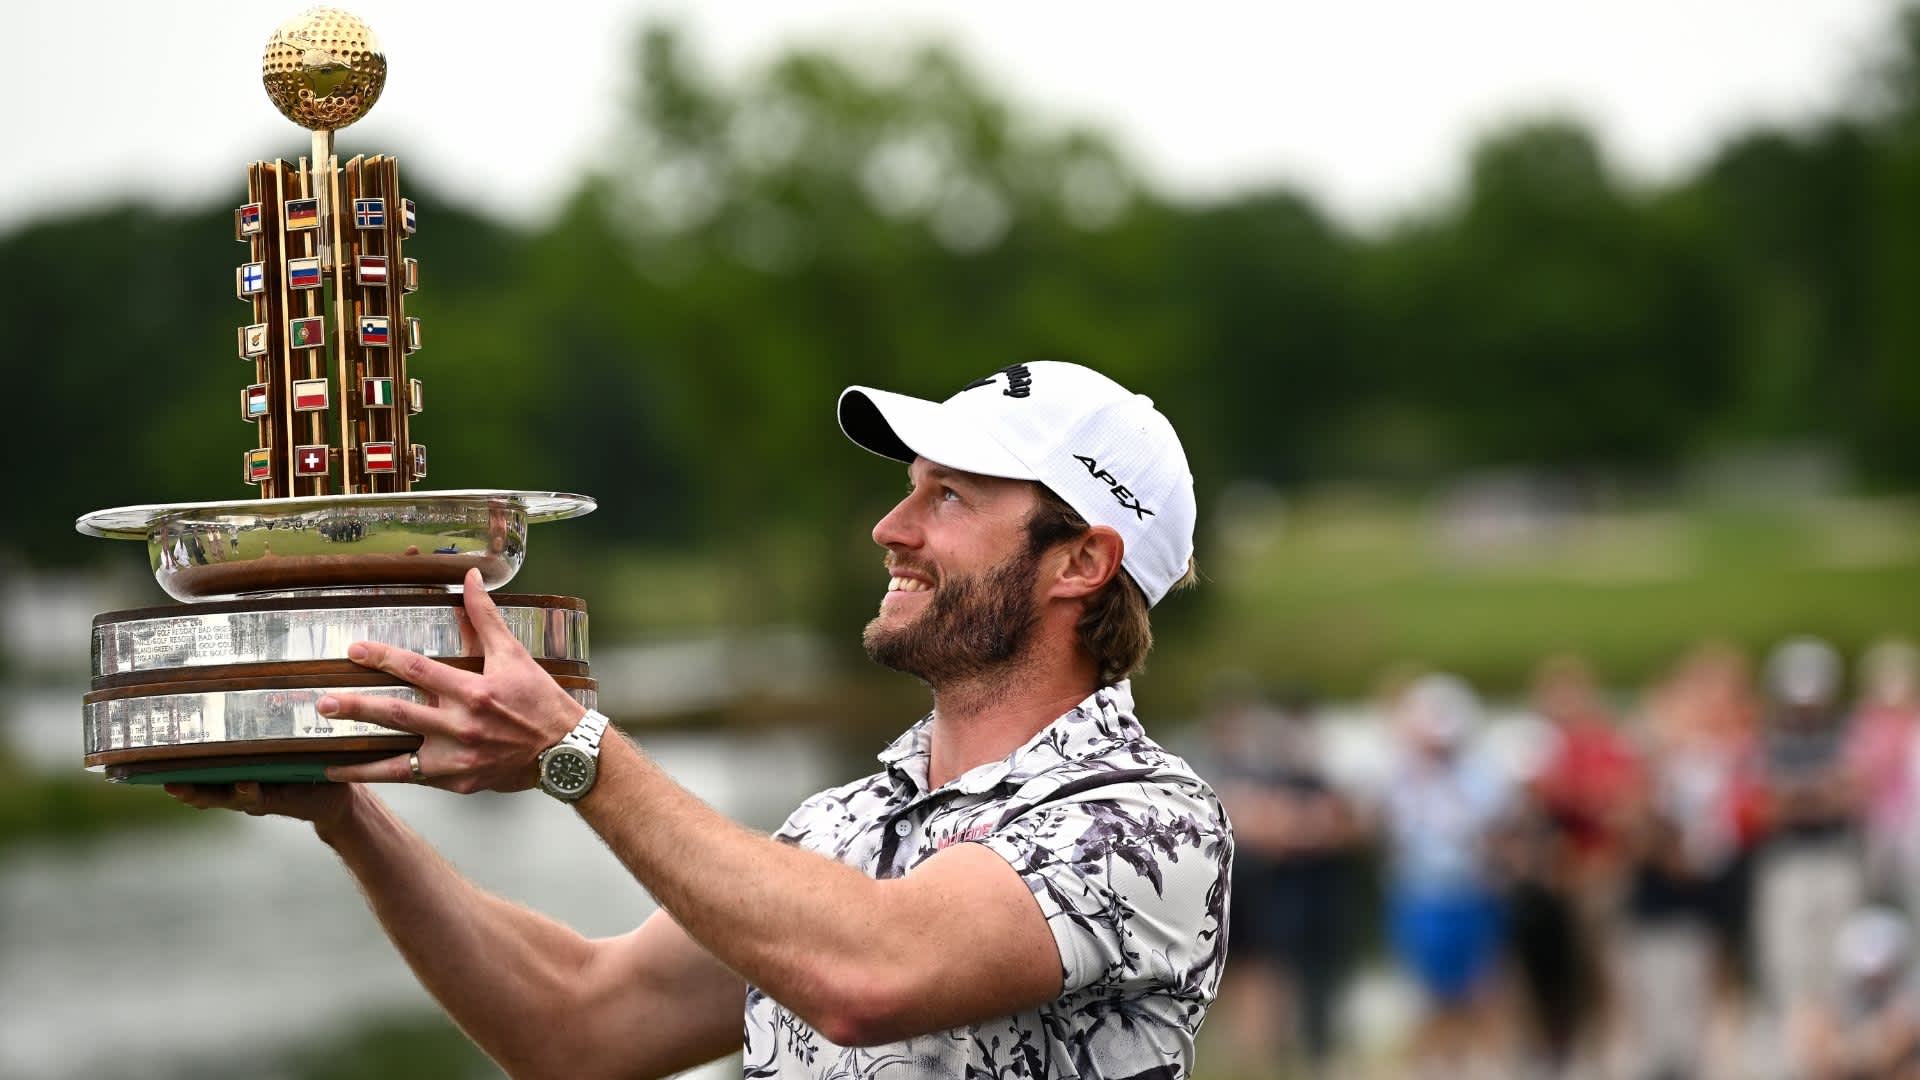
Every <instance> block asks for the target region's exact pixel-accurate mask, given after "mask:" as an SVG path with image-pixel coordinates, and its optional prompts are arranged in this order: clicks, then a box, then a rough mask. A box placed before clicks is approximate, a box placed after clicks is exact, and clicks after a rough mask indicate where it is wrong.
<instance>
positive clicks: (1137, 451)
mask: <svg viewBox="0 0 1920 1080" xmlns="http://www.w3.org/2000/svg"><path fill="white" fill-rule="evenodd" d="M840 430H842V431H844V432H846V433H847V438H849V439H852V440H853V441H854V442H856V443H858V444H859V445H860V446H862V447H864V448H866V449H868V450H871V451H873V452H874V453H876V454H879V455H880V456H881V457H888V458H892V459H894V460H895V461H904V462H907V463H909V464H911V463H912V462H913V459H914V458H916V457H924V458H926V459H927V460H928V461H932V462H935V463H937V464H940V465H945V466H946V467H947V468H949V469H959V470H960V471H962V472H970V473H979V474H981V475H983V476H1001V477H1006V478H1008V479H1011V480H1034V481H1038V482H1039V483H1041V484H1044V485H1046V487H1047V488H1048V489H1050V490H1051V491H1052V492H1053V493H1054V494H1055V495H1058V496H1060V498H1061V499H1062V500H1063V501H1064V502H1066V504H1067V505H1068V506H1071V507H1073V508H1074V510H1075V511H1077V512H1078V513H1079V514H1080V516H1081V517H1083V518H1085V519H1086V520H1087V522H1088V523H1089V524H1092V525H1105V526H1108V527H1109V528H1111V529H1113V530H1114V531H1115V532H1118V533H1119V534H1120V538H1121V540H1122V541H1123V542H1124V544H1125V553H1124V554H1123V555H1122V557H1121V563H1120V564H1121V565H1122V566H1123V567H1125V568H1126V570H1127V573H1128V574H1130V575H1132V577H1133V580H1134V581H1135V582H1137V583H1138V584H1139V586H1140V590H1141V591H1142V592H1144V593H1145V594H1146V597H1147V603H1148V604H1149V605H1152V604H1157V603H1159V602H1160V598H1161V597H1162V596H1165V595H1166V594H1167V590H1168V589H1170V588H1172V587H1173V583H1174V582H1176V581H1178V580H1180V578H1181V577H1182V576H1184V575H1185V574H1186V572H1187V564H1188V562H1189V561H1190V560H1191V559H1192V558H1193V523H1194V517H1195V509H1194V502H1193V473H1192V472H1190V471H1189V470H1188V468H1187V454H1186V451H1185V450H1183V449H1181V447H1180V437H1179V436H1177V435H1175V434H1174V432H1173V425H1172V424H1170V423H1168V422H1167V418H1166V417H1165V416H1162V415H1161V414H1160V411H1159V410H1158V409H1156V408H1154V407H1153V400H1152V399H1151V398H1148V397H1147V396H1146V395H1144V394H1135V393H1132V392H1130V391H1129V390H1127V388H1126V387H1124V386H1121V385H1120V384H1119V383H1117V382H1114V381H1113V380H1112V379H1109V378H1107V377H1106V376H1105V375H1102V374H1100V373H1099V372H1097V371H1094V370H1093V369H1091V368H1086V367H1082V366H1080V365H1079V364H1069V363H1064V362H1061V361H1057V360H1041V361H1036V362H1034V363H1030V364H1015V365H1013V366H1012V367H1008V368H1003V369H1001V370H1000V371H996V372H994V373H993V374H992V375H989V376H987V377H986V378H984V379H978V380H975V381H974V382H972V383H970V384H968V385H967V386H966V387H964V388H962V389H961V391H960V392H959V393H957V394H955V395H953V396H952V397H950V398H948V399H947V400H945V401H941V402H933V401H928V400H926V399H924V398H916V397H908V396H907V395H905V394H895V393H892V392H890V391H886V390H875V389H872V388H870V387H866V386H849V387H847V388H846V389H845V390H844V391H842V392H841V394H840Z"/></svg>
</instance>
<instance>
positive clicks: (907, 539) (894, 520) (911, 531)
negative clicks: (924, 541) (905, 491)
mask: <svg viewBox="0 0 1920 1080" xmlns="http://www.w3.org/2000/svg"><path fill="white" fill-rule="evenodd" d="M920 540H921V532H920V523H919V521H918V514H917V513H916V511H915V509H914V496H913V495H911V494H909V495H908V496H907V497H906V498H904V499H901V500H900V501H899V502H897V503H895V504H894V506H893V509H891V510H889V511H887V513H886V516H885V517H882V518H881V519H880V520H879V521H877V522H875V523H874V525H873V542H874V543H876V544H879V545H880V546H881V547H883V548H886V549H888V550H889V551H891V550H894V549H896V548H915V547H919V546H920Z"/></svg>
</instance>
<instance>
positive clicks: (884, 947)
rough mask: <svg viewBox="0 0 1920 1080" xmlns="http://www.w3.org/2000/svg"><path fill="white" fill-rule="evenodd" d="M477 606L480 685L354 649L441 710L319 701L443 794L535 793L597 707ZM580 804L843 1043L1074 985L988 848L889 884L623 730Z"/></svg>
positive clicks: (962, 849)
mask: <svg viewBox="0 0 1920 1080" xmlns="http://www.w3.org/2000/svg"><path fill="white" fill-rule="evenodd" d="M466 596H467V601H466V603H467V613H468V616H469V617H470V618H471V619H472V621H473V625H474V629H475V631H476V634H477V636H478V638H479V640H480V642H481V644H482V646H483V648H484V649H485V651H486V664H485V670H484V672H483V673H482V674H474V673H471V672H466V671H460V670H456V669H454V668H451V667H448V666H446V665H443V664H438V663H435V662H433V661H431V660H428V659H427V658H425V657H422V656H419V655H417V654H414V653H409V652H406V651H404V650H399V649H393V648H390V647H386V646H380V645H371V644H368V645H356V646H355V647H354V650H353V651H350V653H349V655H352V656H354V658H355V659H356V660H358V661H360V662H361V663H364V664H367V665H368V666H370V667H375V668H378V669H380V670H383V671H388V672H390V673H392V674H395V675H398V676H400V677H401V678H403V679H405V680H407V681H408V682H411V683H413V684H415V685H417V686H421V687H423V688H425V689H427V690H429V691H431V692H432V693H433V694H434V695H435V696H436V698H437V700H438V704H437V705H436V706H431V707H430V706H425V705H419V704H415V703H413V702H407V701H402V700H399V699H396V698H368V697H359V696H355V695H348V694H342V695H339V696H338V697H337V699H330V700H326V701H322V702H321V703H320V705H321V708H322V710H323V711H326V712H328V713H329V714H330V715H336V716H346V717H358V718H360V719H365V720H370V721H372V722H374V723H378V724H383V725H386V726H388V727H394V728H399V729H401V730H406V731H412V732H415V733H417V734H420V735H421V736H422V737H423V740H424V741H423V743H422V745H421V748H420V751H419V753H420V760H421V762H422V770H423V772H424V774H425V775H426V776H428V777H429V778H430V780H429V782H430V783H432V784H434V785H435V786H438V787H443V788H447V789H449V790H453V791H459V792H468V791H477V790H482V789H494V790H506V791H514V790H524V789H525V788H528V787H530V786H532V784H533V781H534V777H535V769H534V761H535V758H536V757H537V756H538V755H539V753H540V752H541V751H542V750H544V749H545V748H547V747H549V746H551V745H553V744H554V743H555V742H557V741H559V739H560V737H561V736H562V735H564V734H565V733H566V732H567V731H568V730H570V729H571V728H572V727H573V726H574V724H575V723H576V722H577V721H578V720H579V718H580V716H581V715H582V713H583V711H584V710H583V709H582V708H581V706H580V705H578V704H577V703H575V702H574V701H573V699H572V698H571V697H569V696H568V695H567V694H566V692H565V691H563V690H561V689H560V688H559V687H558V686H557V685H556V684H555V683H554V682H553V680H552V678H551V677H549V676H548V675H547V674H546V673H545V672H544V671H542V670H541V669H540V668H539V666H538V665H537V664H535V663H534V662H533V661H532V659H531V658H530V657H528V656H527V654H526V650H525V649H523V648H522V647H521V646H520V644H519V642H518V641H517V640H516V639H515V638H514V637H513V635H512V633H511V632H510V631H509V630H508V629H507V627H506V624H505V622H504V621H503V620H501V618H500V615H499V612H498V610H497V609H496V608H494V606H493V603H492V601H491V600H490V599H489V598H488V597H487V595H486V592H485V591H484V589H482V588H480V586H479V582H478V578H477V575H475V576H473V577H471V578H470V579H469V582H468V585H467V593H466ZM330 775H332V776H333V777H334V778H335V779H340V780H358V781H387V782H405V781H406V780H407V779H408V778H409V776H410V772H409V767H408V762H407V759H406V757H404V756H401V757H395V758H389V759H387V760H385V761H379V762H373V763H370V764H367V765H358V766H350V767H346V768H341V769H335V770H331V772H330ZM578 807H579V810H580V812H581V814H582V816H583V817H584V818H585V819H586V820H587V822H588V824H590V825H591V826H592V827H593V828H594V829H595V830H596V831H598V832H599V833H600V835H601V836H602V837H603V838H604V839H605V840H606V841H607V844H608V846H609V847H610V848H612V849H613V852H614V854H615V855H616V856H618V857H619V859H620V861H621V862H622V863H623V864H624V865H625V866H626V867H627V869H628V870H629V871H630V872H631V873H632V874H633V875H634V877H635V878H636V879H638V880H639V882H640V883H641V884H642V885H644V886H645V887H646V888H647V889H648V890H649V891H650V892H651V893H652V894H653V895H654V897H655V898H656V899H657V900H659V902H660V905H661V906H662V907H663V908H665V909H666V910H667V911H668V912H670V913H671V914H672V915H673V917H674V919H675V920H677V921H678V923H679V924H680V925H681V926H683V927H685V928H686V931H687V932H688V933H689V934H690V935H691V936H692V938H693V939H694V940H695V941H698V942H699V943H700V944H701V945H703V946H705V947H706V949H708V950H709V951H711V953H712V954H713V955H714V956H715V957H717V958H718V959H719V960H720V961H721V962H723V963H724V964H725V965H726V966H727V967H729V968H731V969H732V970H734V971H737V972H739V973H740V974H741V975H742V976H743V977H744V978H745V979H746V980H747V981H748V982H751V983H753V984H754V985H756V986H758V987H760V988H761V989H762V990H764V991H766V993H767V994H768V995H769V996H771V997H772V998H773V999H774V1000H776V1001H778V1002H780V1003H781V1004H782V1005H785V1006H786V1007H787V1008H789V1009H791V1010H793V1012H794V1013H796V1014H797V1015H799V1016H800V1017H801V1018H802V1019H804V1020H806V1021H807V1022H808V1023H809V1024H811V1025H813V1026H814V1027H815V1028H816V1029H817V1030H819V1031H820V1032H821V1033H822V1034H823V1035H825V1036H827V1038H829V1039H831V1040H833V1041H834V1042H836V1043H840V1044H841V1045H860V1044H873V1043H879V1042H887V1041H892V1040H894V1039H899V1038H904V1037H906V1036H909V1035H913V1034H918V1033H922V1032H927V1031H935V1030H939V1029H942V1028H946V1027H952V1026H956V1025H959V1024H963V1023H968V1022H972V1021H975V1020H980V1019H985V1018H988V1017H993V1016H1003V1015H1007V1014H1009V1013H1013V1012H1018V1011H1020V1010H1023V1009H1027V1008H1031V1007H1033V1006H1035V1005H1038V1004H1041V1003H1043V1002H1046V1001H1048V1000H1051V999H1052V998H1053V997H1055V996H1057V995H1058V994H1059V992H1060V987H1061V961H1060V954H1059V949H1058V947H1057V946H1056V945H1055V944H1054V940H1053V935H1052V932H1051V931H1050V930H1049V929H1048V927H1047V923H1046V919H1045V917H1044V916H1043V915H1042V914H1041V911H1040V907H1039V904H1038V903H1037V902H1036V901H1035V900H1034V898H1033V895H1032V893H1031V891H1030V890H1029V889H1028V888H1027V885H1026V883H1025V882H1024V881H1023V880H1022V879H1021V877H1020V875H1019V874H1018V873H1016V872H1015V871H1014V869H1013V868H1012V867H1011V866H1009V865H1008V864H1007V862H1006V861H1005V860H1004V859H1002V858H1001V857H1000V856H998V855H996V854H995V853H993V852H992V851H989V850H987V849H985V848H983V847H980V846H979V845H974V844H957V845H954V846H953V847H952V848H949V849H948V850H946V851H943V852H941V853H940V854H939V855H937V856H935V857H934V858H932V859H929V860H927V862H925V863H924V864H922V865H921V866H920V867H918V868H916V869H915V870H914V872H913V873H911V874H909V875H907V876H906V877H904V878H900V879H897V880H889V881H876V880H874V879H872V878H869V877H867V876H866V875H865V874H863V873H861V872H860V871H858V870H855V869H853V868H852V867H848V866H844V865H841V864H839V863H836V862H834V861H832V860H831V859H828V858H825V857H823V856H820V855H817V854H814V853H811V852H807V851H803V850H800V849H798V848H795V847H791V846H789V845H786V844H782V843H779V842H777V841H774V840H772V839H770V838H768V837H765V836H761V835H758V834H755V833H752V832H750V831H748V830H746V829H744V828H741V827H740V826H738V825H735V824H734V823H732V822H730V821H728V820H727V819H726V818H724V817H722V816H721V815H720V814H718V813H716V812H714V811H713V810H712V809H711V808H709V807H708V806H706V805H705V804H704V803H702V802H701V801H700V800H699V799H697V798H695V797H694V796H693V795H692V794H690V793H689V792H687V791H686V790H685V789H684V788H682V787H680V786H679V785H678V784H676V783H674V781H673V780H672V779H671V778H670V777H668V776H667V775H666V774H665V773H664V772H662V771H661V770H660V769H659V768H658V767H657V766H656V765H654V764H653V762H651V761H650V760H648V759H647V757H646V756H645V755H644V754H643V753H641V752H640V751H639V750H638V749H636V748H635V747H633V746H631V745H629V744H628V743H627V742H626V741H625V740H624V739H621V738H620V737H618V736H617V735H616V736H611V737H609V738H607V739H606V740H605V741H604V742H603V743H602V747H601V753H600V776H599V779H598V781H597V782H596V784H595V786H594V788H593V791H592V792H591V793H590V794H589V795H588V796H587V798H585V799H583V800H582V801H581V802H580V803H579V804H578ZM350 865H351V862H350ZM528 962H532V961H528Z"/></svg>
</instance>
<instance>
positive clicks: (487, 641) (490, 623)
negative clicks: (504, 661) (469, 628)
mask: <svg viewBox="0 0 1920 1080" xmlns="http://www.w3.org/2000/svg"><path fill="white" fill-rule="evenodd" d="M463 588H464V595H465V599H466V602H467V619H468V620H469V621H471V622H472V623H473V628H474V630H476V631H478V632H479V634H480V644H481V645H482V646H484V648H485V650H486V651H487V652H488V653H492V652H495V651H500V652H509V653H510V652H512V651H514V650H516V649H519V648H520V647H521V645H520V639H519V638H517V637H514V636H513V631H512V630H511V629H509V628H508V627H507V619H506V616H504V615H502V614H500V607H499V605H497V604H495V603H494V602H493V597H491V596H489V595H487V583H486V581H485V580H483V579H482V578H481V577H480V571H479V570H478V569H477V568H476V569H471V570H468V571H467V580H466V582H465V585H464V587H463Z"/></svg>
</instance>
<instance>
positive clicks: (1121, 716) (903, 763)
mask: <svg viewBox="0 0 1920 1080" xmlns="http://www.w3.org/2000/svg"><path fill="white" fill-rule="evenodd" d="M1139 733H1140V725H1139V721H1137V720H1135V719H1134V716H1133V684H1132V682H1131V681H1130V680H1127V679H1122V680H1120V681H1119V682H1117V683H1114V684H1113V685H1112V686H1103V687H1100V688H1099V689H1098V690H1095V691H1094V692H1093V693H1091V694H1088V695H1087V696H1086V698H1085V699H1084V700H1082V701H1081V702H1080V704H1078V705H1075V706H1074V707H1073V708H1071V709H1068V710H1067V711H1066V712H1064V713H1062V714H1061V715H1060V716H1058V717H1056V718H1055V719H1054V720H1053V721H1052V722H1051V723H1049V724H1047V726H1045V727H1043V728H1041V729H1040V730H1039V731H1037V732H1035V733H1034V735H1033V737H1032V738H1031V739H1028V740H1027V741H1026V742H1025V743H1024V744H1022V745H1021V747H1020V748H1019V749H1017V750H1015V751H1014V752H1013V753H1011V754H1008V755H1007V756H1006V757H1004V758H1001V759H1000V760H999V761H989V762H986V763H984V764H981V765H976V766H974V767H973V768H971V769H969V770H967V771H966V772H964V773H962V774H960V775H959V776H957V777H955V778H954V779H953V780H951V781H949V782H948V783H947V787H949V788H952V789H954V790H957V791H962V792H965V793H967V794H970V795H978V794H981V793H983V792H986V791H989V790H991V789H992V788H993V787H994V786H995V785H997V784H1000V783H1003V782H1006V783H1024V782H1025V781H1027V780H1030V779H1032V778H1033V777H1035V776H1038V775H1039V774H1041V773H1043V772H1045V771H1047V770H1048V769H1051V768H1054V767H1055V766H1057V765H1061V764H1063V763H1065V762H1068V761H1076V760H1080V759H1083V758H1088V757H1092V756H1094V755H1096V754H1098V753H1102V752H1104V751H1106V750H1108V749H1110V748H1112V747H1113V746H1114V745H1115V744H1117V743H1120V742H1124V741H1126V740H1127V739H1129V738H1131V737H1133V736H1135V735H1138V734H1139ZM932 743H933V714H932V713H928V714H927V715H925V716H923V717H921V718H920V719H919V721H918V722H916V723H915V724H914V725H913V726H912V727H910V728H908V729H907V730H905V731H903V732H901V733H900V736H899V737H898V738H896V739H894V740H893V742H891V743H889V744H888V745H887V747H886V749H884V750H882V751H880V754H879V758H880V761H881V763H882V764H884V765H885V766H887V768H888V770H889V771H891V772H894V773H896V774H898V775H899V776H901V777H902V778H904V779H905V780H907V781H908V782H909V783H911V784H912V785H913V787H914V789H915V790H917V791H920V792H925V791H926V790H927V767H928V765H929V764H930V763H931V761H932V758H933V749H932Z"/></svg>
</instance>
